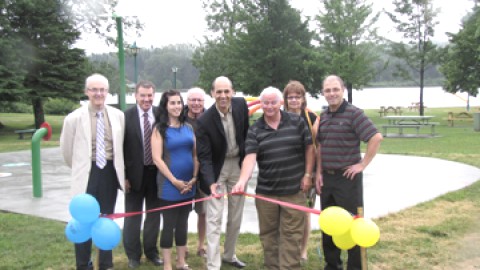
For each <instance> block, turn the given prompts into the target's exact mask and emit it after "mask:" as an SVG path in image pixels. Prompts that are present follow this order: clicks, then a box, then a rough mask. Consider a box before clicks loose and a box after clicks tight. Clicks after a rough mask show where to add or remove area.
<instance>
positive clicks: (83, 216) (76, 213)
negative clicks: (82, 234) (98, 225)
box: [69, 193, 100, 224]
mask: <svg viewBox="0 0 480 270" xmlns="http://www.w3.org/2000/svg"><path fill="white" fill-rule="evenodd" d="M69 210H70V214H71V215H72V217H73V218H74V219H76V220H77V221H78V222H80V223H85V224H87V223H92V222H94V221H95V220H97V219H98V217H99V216H100V205H99V204H98V201H97V199H95V197H93V196H92V195H90V194H87V193H84V194H79V195H76V196H75V197H73V199H72V201H71V202H70V207H69Z"/></svg>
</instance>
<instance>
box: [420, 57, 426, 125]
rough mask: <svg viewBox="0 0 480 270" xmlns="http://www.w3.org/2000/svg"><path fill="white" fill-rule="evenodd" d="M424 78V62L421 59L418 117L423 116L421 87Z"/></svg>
mask: <svg viewBox="0 0 480 270" xmlns="http://www.w3.org/2000/svg"><path fill="white" fill-rule="evenodd" d="M424 76H425V61H424V60H423V59H422V60H421V63H420V110H419V111H420V116H423V115H425V114H424V108H423V85H424Z"/></svg>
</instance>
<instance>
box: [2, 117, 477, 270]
mask: <svg viewBox="0 0 480 270" xmlns="http://www.w3.org/2000/svg"><path fill="white" fill-rule="evenodd" d="M449 111H454V112H461V111H463V109H462V108H427V109H426V112H425V115H434V116H435V119H434V120H433V121H435V122H440V125H439V126H438V127H437V128H436V132H437V133H438V134H439V135H440V136H439V137H436V138H386V139H385V140H384V142H383V143H382V146H381V149H380V153H384V154H402V155H415V156H427V157H436V158H441V159H445V160H452V161H458V162H462V163H466V164H470V165H473V166H476V167H478V168H480V152H479V145H480V144H479V139H480V132H475V131H473V128H472V125H473V124H472V121H464V122H458V123H457V122H456V123H455V127H449V126H448V125H447V113H448V112H449ZM471 112H480V109H479V108H472V109H471ZM366 113H367V114H368V115H369V116H370V117H371V119H372V120H373V121H374V122H375V123H376V124H377V125H378V126H380V125H381V124H383V123H386V121H385V120H383V119H381V118H380V117H379V115H378V113H377V110H366ZM404 113H405V114H412V115H413V114H416V113H415V112H408V111H406V112H404ZM46 121H47V122H49V123H50V124H51V125H52V127H53V136H52V140H51V141H49V142H42V147H53V146H58V138H59V134H60V130H61V124H62V121H63V117H61V116H49V115H47V116H46ZM0 122H1V123H2V124H3V125H4V126H5V127H4V128H2V129H0V152H11V151H16V150H25V149H30V140H29V139H25V140H19V139H18V136H17V135H16V134H14V130H16V129H27V128H32V127H33V116H32V115H25V114H0ZM373 162H375V161H373ZM455 180H456V179H452V181H455ZM412 188H414V187H412ZM478 194H480V182H479V181H477V182H476V183H474V184H472V185H471V186H469V187H466V188H464V189H462V190H459V191H455V192H451V193H448V194H445V195H443V196H441V197H439V198H437V199H435V200H432V201H430V202H426V203H422V204H419V205H417V206H415V207H411V208H408V209H405V210H403V211H400V212H398V213H395V214H390V215H388V216H385V217H382V218H379V219H376V220H375V222H376V223H377V225H378V226H379V227H380V229H381V239H380V242H379V243H378V244H377V245H376V246H374V247H372V248H369V249H368V264H369V269H398V270H400V269H402V270H404V269H419V270H424V269H480V247H478V242H479V240H480V233H479V230H478V228H479V227H480V196H478ZM405 196H408V194H406V195H405ZM192 214H194V213H192ZM0 220H1V222H0V257H1V258H2V259H1V260H0V269H74V267H73V265H74V254H73V246H72V244H71V243H70V242H68V241H67V240H66V239H65V237H64V231H63V230H64V228H65V224H64V223H63V222H57V221H51V220H46V219H42V218H36V217H32V216H25V215H18V214H12V213H4V212H0ZM196 240H197V238H196V235H195V234H190V236H189V250H190V254H192V256H190V258H189V259H188V263H189V264H190V266H191V267H192V268H193V269H205V266H204V263H203V261H202V260H201V259H200V258H198V257H196V256H194V255H193V254H194V253H195V250H196ZM320 240H321V234H320V232H319V231H314V232H312V234H311V239H310V242H309V245H310V248H309V261H308V263H307V264H306V265H305V267H304V269H321V268H322V266H323V262H322V259H321V258H320V257H321V250H320V248H319V247H320ZM237 247H238V248H237V255H238V256H239V257H240V258H242V260H245V262H246V263H247V264H248V266H247V267H246V268H245V269H263V267H262V260H263V252H262V247H261V244H260V241H259V239H258V236H257V235H254V234H242V235H241V236H240V237H239V241H238V245H237ZM114 263H115V269H126V264H127V260H126V256H125V253H124V251H123V247H122V245H119V246H118V247H117V248H115V250H114ZM140 269H156V268H155V267H154V266H153V265H151V264H148V263H144V264H143V265H142V267H141V268H140ZM225 269H234V268H233V267H228V266H226V267H225Z"/></svg>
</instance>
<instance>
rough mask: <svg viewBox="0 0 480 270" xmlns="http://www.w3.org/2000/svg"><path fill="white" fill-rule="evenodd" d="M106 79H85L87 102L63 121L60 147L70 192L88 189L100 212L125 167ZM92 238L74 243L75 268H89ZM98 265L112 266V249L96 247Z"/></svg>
mask: <svg viewBox="0 0 480 270" xmlns="http://www.w3.org/2000/svg"><path fill="white" fill-rule="evenodd" d="M108 87H109V83H108V80H107V78H105V77H104V76H103V75H100V74H93V75H91V76H90V77H88V78H87V79H86V82H85V95H87V96H88V100H89V102H88V104H87V105H84V106H82V107H81V108H78V109H76V110H75V111H73V112H72V113H70V114H69V115H67V117H65V120H64V123H63V129H62V134H61V136H60V147H61V149H62V154H63V158H64V159H65V162H66V163H67V165H68V166H69V167H70V168H71V169H72V185H71V191H72V195H76V194H80V193H88V194H91V195H92V196H94V197H95V198H96V199H97V201H98V203H99V204H100V212H101V213H102V214H111V213H113V212H114V209H115V203H116V199H117V191H118V189H122V190H123V185H124V181H125V169H124V161H123V137H124V130H125V120H124V114H123V112H122V111H120V110H118V109H115V108H113V107H111V106H108V105H105V100H106V97H107V94H108ZM91 250H92V241H91V240H88V241H87V242H85V243H81V244H75V257H76V267H77V269H82V270H83V269H93V263H92V261H91ZM99 255H100V256H99V267H100V269H113V261H112V251H111V250H110V251H103V250H100V254H99Z"/></svg>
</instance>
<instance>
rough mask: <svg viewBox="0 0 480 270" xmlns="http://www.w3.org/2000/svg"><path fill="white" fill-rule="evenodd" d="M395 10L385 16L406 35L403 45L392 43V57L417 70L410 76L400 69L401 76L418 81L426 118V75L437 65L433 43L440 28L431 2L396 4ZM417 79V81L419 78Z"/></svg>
mask: <svg viewBox="0 0 480 270" xmlns="http://www.w3.org/2000/svg"><path fill="white" fill-rule="evenodd" d="M393 3H394V4H395V10H394V13H393V12H386V13H387V15H388V16H389V17H390V19H391V20H392V21H393V22H394V23H395V24H396V25H395V28H396V29H397V31H398V32H400V33H403V39H402V41H400V42H392V44H391V54H392V55H393V56H395V57H398V58H400V59H403V60H404V61H405V63H406V64H407V66H409V67H410V68H412V69H413V70H415V74H412V73H409V72H408V71H407V70H406V69H405V68H402V67H401V66H398V74H397V75H398V76H400V77H402V78H404V79H407V80H412V81H415V82H416V83H417V84H418V85H419V86H420V101H419V103H420V110H419V112H420V115H424V102H423V87H424V76H425V71H426V70H427V69H429V68H434V67H435V65H436V64H437V63H438V60H439V57H438V50H437V47H436V45H435V44H433V42H432V41H431V38H432V37H433V35H434V27H435V25H437V24H438V22H437V21H435V16H436V15H437V13H438V11H437V10H436V9H434V8H433V5H432V0H394V1H393ZM417 76H418V77H417Z"/></svg>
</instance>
